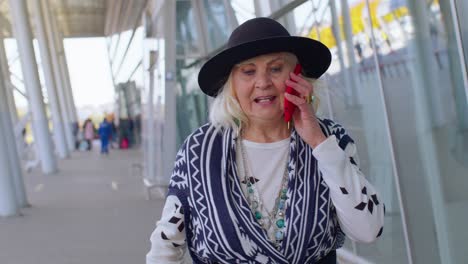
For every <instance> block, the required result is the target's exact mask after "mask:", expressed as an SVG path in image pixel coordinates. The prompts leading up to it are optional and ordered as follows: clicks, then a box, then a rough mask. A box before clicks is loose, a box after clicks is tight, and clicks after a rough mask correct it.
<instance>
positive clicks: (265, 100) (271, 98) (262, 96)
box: [232, 53, 295, 122]
mask: <svg viewBox="0 0 468 264" xmlns="http://www.w3.org/2000/svg"><path fill="white" fill-rule="evenodd" d="M294 66H295V65H294V62H293V59H292V56H287V55H286V54H285V53H271V54H267V55H261V56H258V57H255V58H252V59H249V60H247V61H245V62H242V63H240V64H238V65H236V66H235V67H234V68H233V70H232V87H233V91H234V96H235V97H236V99H237V101H238V102H239V104H240V106H241V108H242V110H243V111H244V113H245V115H246V116H247V117H248V119H249V121H251V122H252V121H253V122H255V121H261V122H264V121H278V120H280V119H281V118H282V116H283V102H284V96H283V94H284V91H285V89H286V85H285V81H286V80H287V79H288V78H289V73H290V72H292V71H293V69H294Z"/></svg>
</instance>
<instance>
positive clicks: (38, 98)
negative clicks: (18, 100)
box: [10, 0, 57, 174]
mask: <svg viewBox="0 0 468 264" xmlns="http://www.w3.org/2000/svg"><path fill="white" fill-rule="evenodd" d="M10 8H11V14H12V18H13V23H12V24H13V27H14V31H15V33H16V34H15V35H16V38H17V40H18V48H19V54H20V58H21V66H22V70H23V75H24V83H25V86H26V89H27V92H28V98H29V107H30V109H31V113H32V127H33V132H34V142H35V144H36V146H37V149H38V150H39V157H40V160H41V166H42V171H43V173H44V174H51V173H54V172H56V171H57V163H56V160H55V157H54V153H53V148H52V140H51V137H50V133H49V127H48V119H47V115H46V112H45V106H44V98H43V97H42V93H41V86H40V81H39V74H38V71H37V63H36V58H35V56H34V48H33V43H32V32H31V28H30V27H29V19H28V18H29V16H28V12H27V8H26V2H25V1H16V0H10Z"/></svg>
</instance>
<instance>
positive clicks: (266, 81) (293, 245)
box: [146, 18, 384, 264]
mask: <svg viewBox="0 0 468 264" xmlns="http://www.w3.org/2000/svg"><path fill="white" fill-rule="evenodd" d="M298 63H299V64H301V65H302V71H301V73H299V74H295V73H293V69H295V68H296V67H297V68H299V67H298V66H297V64H298ZM330 63H331V52H330V50H329V49H328V48H327V47H326V46H325V45H323V44H322V43H321V42H318V41H316V40H313V39H310V38H305V37H296V36H291V35H290V34H289V33H288V31H287V30H286V29H285V28H284V27H283V26H282V25H281V24H280V23H278V22H277V21H275V20H272V19H270V18H254V19H251V20H248V21H247V22H245V23H244V24H242V25H240V26H239V27H237V29H235V30H234V31H233V33H232V34H231V36H230V38H229V41H228V43H227V48H226V49H225V50H223V51H221V52H220V53H218V54H217V55H215V56H214V57H212V58H211V59H210V60H208V61H207V62H206V63H205V64H204V65H203V66H202V68H201V69H200V72H199V75H198V83H199V85H200V88H201V90H202V91H203V92H204V93H205V94H207V95H209V96H212V97H214V100H213V103H212V106H211V109H210V122H209V123H207V124H205V125H203V126H201V127H200V128H198V129H197V130H196V131H194V132H193V133H192V134H191V135H190V136H188V137H187V139H186V140H185V142H184V143H183V144H182V146H181V147H180V149H179V152H178V153H177V156H176V162H175V165H174V170H173V173H172V176H171V179H170V182H169V188H168V194H167V197H166V203H165V205H164V209H163V211H162V216H161V219H160V221H158V222H157V224H156V228H155V230H154V232H153V233H152V235H151V249H150V251H149V253H148V254H147V256H146V263H147V264H156V263H158V264H162V263H172V264H174V263H183V261H184V255H185V254H186V252H189V253H190V257H191V258H192V260H193V263H264V264H267V263H281V264H336V263H337V257H336V249H338V248H340V247H342V245H343V243H344V240H345V237H348V238H350V239H352V240H354V241H358V242H363V243H371V242H373V241H375V240H376V239H377V238H378V237H379V236H380V235H381V234H382V231H383V224H384V204H383V202H382V198H381V197H380V195H379V194H378V192H377V190H376V189H375V188H374V186H373V185H372V184H371V183H370V182H368V181H367V180H366V177H365V175H364V174H363V172H362V171H361V170H360V169H359V164H358V159H357V148H356V145H355V142H354V140H353V139H352V137H351V135H350V134H348V133H347V132H346V130H345V129H344V128H343V127H342V126H341V125H339V124H338V123H335V122H334V121H332V120H330V119H322V118H319V117H317V116H316V113H315V109H314V104H313V103H314V101H316V99H315V100H314V97H313V96H314V88H315V86H314V85H315V84H316V83H317V79H318V78H319V77H320V76H322V75H323V74H324V73H325V72H326V70H327V69H328V67H329V66H330ZM286 86H289V87H291V88H292V89H293V90H294V91H295V92H296V94H291V93H286ZM285 99H286V100H287V101H289V102H290V103H292V104H293V105H295V107H296V108H295V111H294V113H293V116H292V121H293V126H292V127H290V126H289V125H288V123H287V122H285V120H284V112H285V111H284V102H285Z"/></svg>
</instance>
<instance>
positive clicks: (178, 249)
mask: <svg viewBox="0 0 468 264" xmlns="http://www.w3.org/2000/svg"><path fill="white" fill-rule="evenodd" d="M150 240H151V249H150V251H149V252H148V254H147V255H146V264H182V263H184V255H185V252H186V248H187V245H186V243H185V226H184V210H183V207H182V204H181V202H180V200H179V198H177V196H175V195H169V196H168V197H167V198H166V203H165V205H164V209H163V212H162V216H161V219H160V220H159V221H158V222H157V223H156V229H155V230H154V231H153V233H152V234H151V239H150Z"/></svg>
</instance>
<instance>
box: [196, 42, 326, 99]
mask: <svg viewBox="0 0 468 264" xmlns="http://www.w3.org/2000/svg"><path fill="white" fill-rule="evenodd" d="M273 52H291V53H293V54H295V55H296V56H297V58H298V60H299V63H300V64H301V66H302V74H303V75H304V76H306V77H309V78H319V77H320V76H322V74H324V73H325V71H327V69H328V67H329V66H330V63H331V53H330V50H329V49H328V48H327V47H326V46H325V45H324V44H322V43H321V42H319V41H316V40H313V39H310V38H305V37H296V36H288V37H274V38H267V39H260V40H255V41H252V42H246V43H242V44H239V45H237V46H234V47H231V48H228V49H226V50H223V51H221V52H220V53H218V54H217V55H215V56H214V57H212V58H211V59H210V60H208V61H207V62H206V63H205V64H204V65H203V66H202V68H201V69H200V73H199V74H198V84H199V85H200V88H201V90H202V91H203V92H204V93H205V94H207V95H209V96H212V97H216V95H217V94H218V92H219V90H220V89H221V87H222V86H223V85H224V83H225V82H226V81H227V78H228V76H229V74H230V72H231V69H232V67H233V66H234V65H236V64H238V63H239V62H242V61H244V60H246V59H249V58H253V57H256V56H259V55H263V54H268V53H273Z"/></svg>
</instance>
